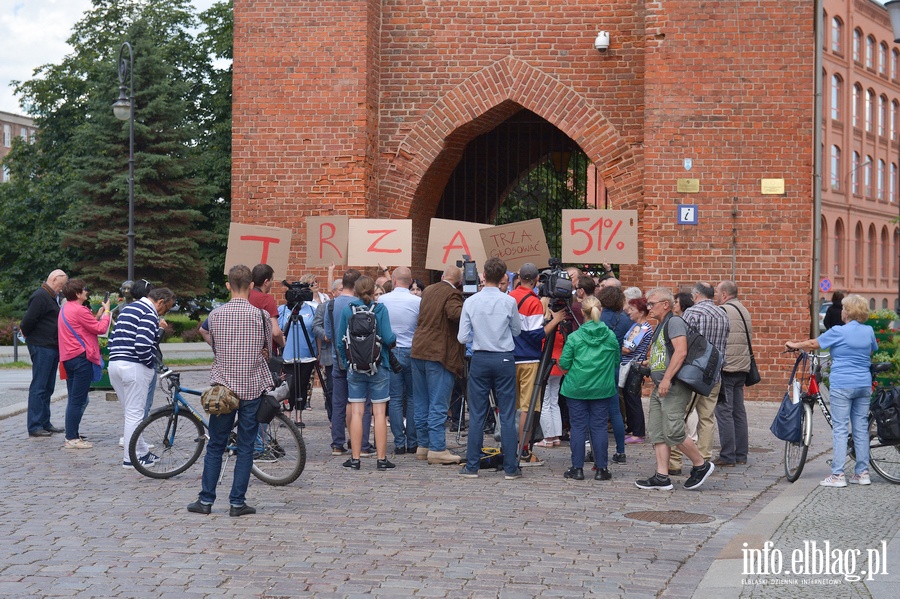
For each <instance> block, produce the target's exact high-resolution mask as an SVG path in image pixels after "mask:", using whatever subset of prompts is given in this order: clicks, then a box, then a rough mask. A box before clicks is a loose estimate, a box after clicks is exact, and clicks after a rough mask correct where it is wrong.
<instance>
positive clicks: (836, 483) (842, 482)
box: [819, 474, 847, 487]
mask: <svg viewBox="0 0 900 599" xmlns="http://www.w3.org/2000/svg"><path fill="white" fill-rule="evenodd" d="M819 486H820V487H846V486H847V479H846V478H844V475H843V474H832V475H831V476H829V477H828V478H826V479H825V480H823V481H819Z"/></svg>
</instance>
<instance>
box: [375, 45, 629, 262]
mask: <svg viewBox="0 0 900 599" xmlns="http://www.w3.org/2000/svg"><path fill="white" fill-rule="evenodd" d="M522 108H527V109H529V110H531V111H532V112H534V113H535V114H538V115H540V116H541V117H543V118H544V119H546V120H547V121H548V122H550V123H552V124H553V125H554V126H556V127H557V128H558V129H559V130H560V131H562V132H563V133H565V134H566V135H568V136H569V137H570V138H571V139H572V140H573V141H575V142H576V143H577V144H578V145H579V146H580V147H581V148H582V149H583V150H584V152H585V153H586V154H587V155H588V157H589V158H590V159H591V161H593V163H594V164H595V165H596V166H597V167H598V169H599V172H600V174H601V177H603V180H604V183H605V184H606V186H607V189H608V193H609V197H610V198H611V199H612V200H613V201H614V202H615V204H616V205H617V206H621V207H631V208H639V207H640V206H639V203H640V202H639V200H640V199H641V197H642V187H641V177H640V169H639V168H638V166H639V163H640V161H641V160H642V156H640V155H638V153H637V152H636V151H635V150H634V149H633V148H632V147H631V146H630V145H629V144H627V143H626V142H625V140H623V138H622V137H621V136H620V135H619V134H618V132H617V131H616V130H615V128H614V127H613V126H612V125H611V124H610V123H609V121H608V120H607V119H606V118H605V117H604V115H603V114H602V113H601V112H600V111H598V110H597V109H595V108H594V107H593V106H592V105H591V104H590V102H588V101H587V100H586V99H585V98H583V97H582V96H580V95H579V94H578V93H577V92H575V91H574V90H573V89H572V88H570V87H568V86H566V85H564V84H563V83H561V82H560V81H559V80H558V79H555V78H553V77H551V76H550V75H548V74H547V73H545V72H543V71H540V70H538V69H535V68H534V67H532V66H530V65H528V64H527V63H525V62H523V61H521V60H518V59H515V58H512V57H507V58H505V59H503V60H500V61H497V62H496V63H494V64H493V65H491V66H489V67H487V68H485V69H482V70H481V71H479V72H477V73H475V74H474V75H472V76H471V77H469V78H468V79H467V80H465V81H464V82H462V83H461V84H460V85H458V86H457V87H456V88H454V89H453V90H451V91H450V92H449V93H447V94H445V95H444V96H443V97H442V98H441V99H440V100H439V101H438V102H437V103H435V105H434V106H433V107H432V108H431V109H430V110H429V111H428V112H427V113H425V114H424V115H423V116H422V117H421V118H420V119H419V121H418V123H417V124H416V125H415V126H414V127H413V128H412V130H410V131H409V132H408V133H407V134H406V136H405V137H404V139H403V140H402V141H400V142H399V143H398V144H397V146H396V150H395V151H394V152H393V153H391V154H390V155H389V156H387V157H386V171H387V172H386V173H385V176H384V177H383V179H382V182H381V185H380V190H381V193H380V194H379V195H380V198H381V208H382V210H381V213H382V214H383V215H386V213H387V212H390V213H391V216H395V217H396V216H399V217H401V218H404V217H405V218H412V219H413V230H418V231H427V230H428V222H429V220H430V219H431V217H432V216H433V214H434V210H435V207H436V206H437V203H438V201H439V199H440V196H441V193H442V191H443V189H444V185H445V184H446V182H447V179H448V178H449V176H450V174H451V173H452V171H453V169H454V167H455V166H456V163H457V162H458V160H459V158H460V156H461V155H462V153H463V151H464V149H465V147H466V144H467V143H468V142H469V141H471V140H472V139H474V138H475V137H477V136H478V135H481V134H482V133H485V132H487V131H490V130H491V129H493V128H494V127H496V126H497V125H498V124H499V123H501V122H503V121H504V120H506V119H507V118H509V117H510V116H512V115H513V114H515V113H516V112H518V111H519V110H521V109H522ZM388 207H390V208H389V209H388ZM404 207H405V208H406V211H405V212H406V214H403V212H404V210H403V208H404ZM398 208H399V212H400V214H397V212H398ZM413 254H414V263H422V262H424V257H425V239H422V240H414V250H413Z"/></svg>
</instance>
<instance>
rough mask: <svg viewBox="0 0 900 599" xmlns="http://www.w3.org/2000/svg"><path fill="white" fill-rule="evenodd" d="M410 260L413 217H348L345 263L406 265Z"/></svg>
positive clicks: (357, 264)
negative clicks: (411, 218) (410, 218)
mask: <svg viewBox="0 0 900 599" xmlns="http://www.w3.org/2000/svg"><path fill="white" fill-rule="evenodd" d="M411 263H412V221H411V220H409V219H391V218H351V219H350V227H349V240H348V248H347V264H349V265H351V266H378V265H379V264H383V265H385V266H409V265H410V264H411Z"/></svg>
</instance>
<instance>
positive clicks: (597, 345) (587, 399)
mask: <svg viewBox="0 0 900 599" xmlns="http://www.w3.org/2000/svg"><path fill="white" fill-rule="evenodd" d="M581 310H582V312H583V313H584V324H583V325H581V326H580V327H579V328H578V330H577V331H575V332H574V333H572V334H571V335H569V336H568V338H567V339H566V344H565V345H564V346H563V351H562V355H561V356H560V357H559V367H560V368H562V369H564V370H568V373H567V374H566V378H565V379H563V384H562V389H560V394H562V395H564V396H565V397H566V404H567V405H568V406H569V424H570V426H571V430H570V432H569V435H570V445H571V448H572V467H571V468H569V469H568V470H566V473H565V475H564V476H565V477H566V478H573V479H575V480H584V442H585V439H586V437H587V433H588V431H590V437H591V447H592V449H593V451H594V466H595V467H596V469H597V473H596V474H595V475H594V480H609V479H610V478H612V476H611V475H610V473H609V469H608V468H607V466H608V465H609V449H608V431H607V426H606V423H607V422H608V421H609V407H610V403H611V402H613V401H619V394H618V391H617V389H616V376H615V372H616V365H617V364H618V363H619V356H620V354H619V342H618V340H616V335H615V333H613V332H612V331H611V330H610V329H609V327H607V326H606V325H605V324H603V323H602V322H600V314H601V312H602V308H601V307H600V301H599V300H598V299H597V298H596V297H594V296H592V295H589V296H588V297H586V298H585V299H584V301H583V302H581Z"/></svg>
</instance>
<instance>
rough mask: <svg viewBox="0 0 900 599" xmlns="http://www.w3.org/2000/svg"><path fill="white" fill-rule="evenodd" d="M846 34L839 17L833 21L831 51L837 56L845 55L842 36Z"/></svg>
mask: <svg viewBox="0 0 900 599" xmlns="http://www.w3.org/2000/svg"><path fill="white" fill-rule="evenodd" d="M843 34H844V22H843V21H841V19H840V18H839V17H835V18H833V19H832V20H831V51H832V52H834V53H835V54H843V53H844V51H843V48H841V36H842V35H843Z"/></svg>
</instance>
